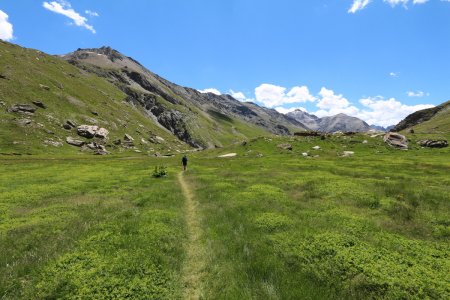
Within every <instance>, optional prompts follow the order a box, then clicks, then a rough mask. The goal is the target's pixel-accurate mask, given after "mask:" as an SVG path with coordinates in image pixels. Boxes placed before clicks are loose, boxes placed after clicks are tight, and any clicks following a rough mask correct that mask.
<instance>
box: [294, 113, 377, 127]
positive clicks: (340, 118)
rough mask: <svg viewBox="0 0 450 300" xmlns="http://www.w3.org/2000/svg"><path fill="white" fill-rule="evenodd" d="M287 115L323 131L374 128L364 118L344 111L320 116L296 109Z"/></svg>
mask: <svg viewBox="0 0 450 300" xmlns="http://www.w3.org/2000/svg"><path fill="white" fill-rule="evenodd" d="M287 115H288V116H290V117H292V118H294V119H296V120H297V121H299V122H301V123H302V124H304V125H305V126H307V127H308V128H309V129H311V130H315V131H321V132H335V131H344V132H345V131H353V132H366V131H368V130H370V129H373V128H372V127H371V126H370V125H369V124H367V123H366V122H364V121H363V120H361V119H358V118H356V117H351V116H348V115H346V114H342V113H341V114H337V115H335V116H330V117H323V118H319V117H317V116H315V115H313V114H309V113H307V112H304V111H302V110H295V111H293V112H290V113H288V114H287Z"/></svg>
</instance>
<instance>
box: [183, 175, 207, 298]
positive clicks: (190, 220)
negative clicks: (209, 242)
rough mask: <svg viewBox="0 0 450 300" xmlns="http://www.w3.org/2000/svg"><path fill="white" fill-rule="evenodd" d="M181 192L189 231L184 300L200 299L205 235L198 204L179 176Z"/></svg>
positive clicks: (184, 276) (184, 273) (184, 269)
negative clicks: (203, 237) (202, 239)
mask: <svg viewBox="0 0 450 300" xmlns="http://www.w3.org/2000/svg"><path fill="white" fill-rule="evenodd" d="M178 181H179V183H180V186H181V191H182V192H183V195H184V197H185V218H186V224H187V231H188V235H189V236H188V238H189V240H188V245H187V247H186V250H187V257H186V262H185V264H184V267H183V286H184V293H183V296H184V299H200V298H201V296H202V277H203V273H204V269H205V249H204V245H203V243H202V241H201V237H202V235H203V231H202V228H201V226H200V220H199V216H198V205H199V204H198V202H197V201H196V200H195V199H194V194H193V193H192V191H191V190H190V188H189V186H188V185H187V183H186V181H185V180H184V178H183V172H180V173H179V174H178Z"/></svg>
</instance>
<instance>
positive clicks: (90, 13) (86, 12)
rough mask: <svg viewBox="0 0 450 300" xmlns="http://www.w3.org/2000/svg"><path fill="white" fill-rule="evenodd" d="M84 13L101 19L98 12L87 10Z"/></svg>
mask: <svg viewBox="0 0 450 300" xmlns="http://www.w3.org/2000/svg"><path fill="white" fill-rule="evenodd" d="M84 13H85V14H87V15H88V16H91V17H99V16H100V15H99V14H98V13H97V12H95V11H92V10H89V9H86V10H85V11H84Z"/></svg>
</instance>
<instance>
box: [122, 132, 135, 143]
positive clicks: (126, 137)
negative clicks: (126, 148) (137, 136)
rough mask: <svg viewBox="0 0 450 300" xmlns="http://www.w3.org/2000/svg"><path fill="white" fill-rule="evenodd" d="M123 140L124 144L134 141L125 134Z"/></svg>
mask: <svg viewBox="0 0 450 300" xmlns="http://www.w3.org/2000/svg"><path fill="white" fill-rule="evenodd" d="M123 139H124V140H125V141H126V142H132V141H134V138H133V137H132V136H131V135H129V134H126V133H125V136H124V137H123Z"/></svg>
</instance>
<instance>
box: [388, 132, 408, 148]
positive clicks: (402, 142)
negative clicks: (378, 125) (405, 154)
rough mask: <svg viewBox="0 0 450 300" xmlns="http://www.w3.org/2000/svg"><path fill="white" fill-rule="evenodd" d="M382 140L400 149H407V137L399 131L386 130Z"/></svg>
mask: <svg viewBox="0 0 450 300" xmlns="http://www.w3.org/2000/svg"><path fill="white" fill-rule="evenodd" d="M384 142H385V143H387V144H388V145H390V146H391V147H395V148H399V149H402V150H408V139H407V138H406V137H405V136H404V135H401V134H399V133H396V132H388V133H386V135H385V136H384Z"/></svg>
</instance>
